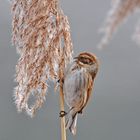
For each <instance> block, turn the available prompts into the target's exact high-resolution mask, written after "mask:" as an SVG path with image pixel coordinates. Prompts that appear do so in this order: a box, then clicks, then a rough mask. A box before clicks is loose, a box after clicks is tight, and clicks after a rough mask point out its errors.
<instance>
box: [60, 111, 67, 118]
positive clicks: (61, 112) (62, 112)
mask: <svg viewBox="0 0 140 140" xmlns="http://www.w3.org/2000/svg"><path fill="white" fill-rule="evenodd" d="M66 115H67V112H65V111H60V113H59V117H64V116H66Z"/></svg>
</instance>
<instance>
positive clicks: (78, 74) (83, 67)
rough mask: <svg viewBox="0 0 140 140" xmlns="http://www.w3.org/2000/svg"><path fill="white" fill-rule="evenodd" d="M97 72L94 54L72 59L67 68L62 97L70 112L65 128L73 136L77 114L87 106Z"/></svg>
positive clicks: (85, 53)
mask: <svg viewBox="0 0 140 140" xmlns="http://www.w3.org/2000/svg"><path fill="white" fill-rule="evenodd" d="M97 71H98V61H97V58H96V56H95V55H94V54H91V53H87V52H83V53H80V54H79V55H78V56H77V57H75V58H74V60H73V62H72V63H71V64H70V65H69V66H68V68H67V69H66V72H65V77H64V85H63V91H64V97H65V102H66V104H67V105H68V106H69V108H70V110H69V111H68V113H67V116H68V119H67V122H66V128H69V129H70V131H71V132H72V133H73V134H74V135H75V134H76V122H77V115H78V113H82V111H83V109H84V107H85V106H86V105H87V103H88V100H89V98H90V95H91V91H92V88H93V82H94V79H95V76H96V74H97Z"/></svg>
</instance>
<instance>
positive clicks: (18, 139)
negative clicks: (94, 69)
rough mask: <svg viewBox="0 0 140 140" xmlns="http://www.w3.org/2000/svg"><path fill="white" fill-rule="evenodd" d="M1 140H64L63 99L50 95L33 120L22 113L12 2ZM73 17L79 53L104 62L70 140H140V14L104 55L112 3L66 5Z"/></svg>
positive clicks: (1, 60) (0, 37)
mask: <svg viewBox="0 0 140 140" xmlns="http://www.w3.org/2000/svg"><path fill="white" fill-rule="evenodd" d="M0 2H1V4H0V140H59V139H60V127H59V126H60V123H59V118H58V113H59V100H58V99H59V98H58V95H57V94H54V92H53V90H51V89H50V90H49V93H48V96H47V102H46V105H44V106H43V108H42V109H41V110H40V111H39V112H38V114H37V115H36V117H35V118H33V119H31V118H30V117H28V116H27V115H26V114H25V113H21V114H18V113H17V111H16V107H15V105H14V103H13V99H12V94H13V87H14V86H15V83H14V82H13V79H14V73H15V64H16V62H17V60H18V55H17V54H16V50H15V47H13V46H11V14H10V3H9V2H8V1H7V0H0ZM61 2H62V3H61V5H62V7H63V9H64V11H65V13H66V14H67V15H68V16H69V21H70V24H71V31H72V38H73V43H74V50H75V53H76V54H77V53H79V52H80V51H85V50H86V51H91V52H94V53H96V54H97V56H98V58H99V59H100V72H99V73H98V76H97V79H96V82H95V90H94V97H93V95H92V99H91V101H90V103H89V104H88V107H87V108H86V110H85V112H84V114H83V117H81V116H80V117H79V120H78V132H77V135H76V136H75V137H72V135H71V134H70V133H69V132H68V140H72V139H73V140H85V139H87V140H140V47H138V46H137V45H136V44H135V43H134V42H133V41H132V40H131V34H132V33H133V30H134V26H135V24H136V21H137V18H138V16H139V15H134V16H133V17H132V16H131V17H130V18H129V20H128V22H127V23H126V24H124V25H123V26H122V27H121V28H120V30H119V31H118V32H117V34H116V36H114V38H113V40H112V41H111V43H110V44H109V46H108V47H107V48H105V49H104V50H103V51H98V50H97V49H96V45H97V44H98V42H99V40H100V38H101V36H100V35H98V34H97V31H98V29H99V27H101V25H102V22H103V20H104V18H105V16H106V13H107V11H108V10H109V8H110V0H105V1H103V0H61Z"/></svg>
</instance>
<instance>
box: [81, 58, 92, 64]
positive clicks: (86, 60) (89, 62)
mask: <svg viewBox="0 0 140 140" xmlns="http://www.w3.org/2000/svg"><path fill="white" fill-rule="evenodd" d="M80 61H81V62H82V63H84V64H89V65H91V64H92V61H91V60H90V59H88V58H85V57H80Z"/></svg>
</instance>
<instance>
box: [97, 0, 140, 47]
mask: <svg viewBox="0 0 140 140" xmlns="http://www.w3.org/2000/svg"><path fill="white" fill-rule="evenodd" d="M139 8H140V0H114V1H113V2H112V8H111V10H110V11H109V13H108V15H107V18H106V21H105V25H104V27H103V28H102V29H101V32H103V33H104V37H103V38H102V40H101V42H100V44H99V46H98V48H99V49H102V48H103V47H104V46H106V45H107V44H108V42H109V41H110V39H111V38H112V35H113V33H114V32H115V31H116V30H117V28H118V26H119V25H120V24H121V23H122V22H123V21H124V19H126V18H127V17H128V16H129V15H130V14H131V13H133V12H134V11H136V10H137V9H139Z"/></svg>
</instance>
